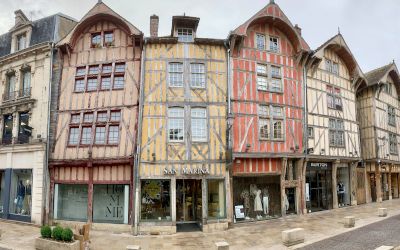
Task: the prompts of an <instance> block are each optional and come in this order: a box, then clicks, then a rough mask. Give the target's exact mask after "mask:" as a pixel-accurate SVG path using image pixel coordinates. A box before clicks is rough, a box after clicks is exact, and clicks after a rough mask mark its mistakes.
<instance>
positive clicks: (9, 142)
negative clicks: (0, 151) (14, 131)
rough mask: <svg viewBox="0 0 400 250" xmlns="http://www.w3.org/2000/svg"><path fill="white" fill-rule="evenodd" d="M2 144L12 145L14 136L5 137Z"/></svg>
mask: <svg viewBox="0 0 400 250" xmlns="http://www.w3.org/2000/svg"><path fill="white" fill-rule="evenodd" d="M1 143H2V144H6V145H8V144H11V143H12V135H3V139H2V140H1Z"/></svg>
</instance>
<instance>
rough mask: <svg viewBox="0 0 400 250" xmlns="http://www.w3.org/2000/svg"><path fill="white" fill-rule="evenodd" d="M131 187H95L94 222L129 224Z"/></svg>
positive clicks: (108, 185) (112, 185)
mask: <svg viewBox="0 0 400 250" xmlns="http://www.w3.org/2000/svg"><path fill="white" fill-rule="evenodd" d="M128 209H129V185H114V184H107V185H94V186H93V221H94V222H103V223H119V224H128V215H129V213H128Z"/></svg>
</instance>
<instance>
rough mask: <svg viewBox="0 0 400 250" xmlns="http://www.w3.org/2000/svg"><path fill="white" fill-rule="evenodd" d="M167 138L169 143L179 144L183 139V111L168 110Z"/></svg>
mask: <svg viewBox="0 0 400 250" xmlns="http://www.w3.org/2000/svg"><path fill="white" fill-rule="evenodd" d="M168 136H169V141H172V142H180V141H183V138H184V109H183V108H169V109H168Z"/></svg>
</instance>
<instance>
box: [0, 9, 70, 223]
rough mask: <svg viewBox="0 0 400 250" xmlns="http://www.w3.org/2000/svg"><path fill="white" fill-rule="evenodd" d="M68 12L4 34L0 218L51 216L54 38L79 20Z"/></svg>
mask: <svg viewBox="0 0 400 250" xmlns="http://www.w3.org/2000/svg"><path fill="white" fill-rule="evenodd" d="M75 23H76V22H75V21H74V20H73V19H72V18H70V17H67V16H65V15H63V14H56V15H52V16H48V17H44V18H41V19H38V20H34V21H32V20H29V19H28V18H27V17H26V16H25V14H24V13H23V12H22V11H21V10H17V11H15V25H14V26H13V27H12V28H11V29H10V31H9V32H7V33H5V34H2V35H0V82H1V84H0V94H1V96H0V218H2V219H11V220H20V221H25V222H29V223H34V224H37V225H40V224H42V223H43V222H44V221H45V219H46V211H47V208H48V206H47V204H48V199H47V195H46V193H47V187H48V185H49V175H48V171H47V149H48V144H47V140H48V138H49V137H48V135H49V130H48V126H47V124H48V121H49V107H50V106H49V103H50V91H51V87H52V85H54V84H53V82H52V77H51V76H52V65H53V64H56V63H57V50H55V49H54V46H53V45H54V43H56V42H58V41H59V40H60V39H61V38H63V37H64V36H65V35H66V34H67V32H69V31H70V30H71V29H72V27H73V26H74V25H75Z"/></svg>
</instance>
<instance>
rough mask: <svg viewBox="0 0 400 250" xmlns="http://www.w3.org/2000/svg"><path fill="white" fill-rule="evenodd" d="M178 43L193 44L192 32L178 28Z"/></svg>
mask: <svg viewBox="0 0 400 250" xmlns="http://www.w3.org/2000/svg"><path fill="white" fill-rule="evenodd" d="M177 31H178V41H179V42H193V30H192V29H187V28H178V29H177Z"/></svg>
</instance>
